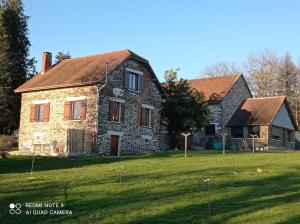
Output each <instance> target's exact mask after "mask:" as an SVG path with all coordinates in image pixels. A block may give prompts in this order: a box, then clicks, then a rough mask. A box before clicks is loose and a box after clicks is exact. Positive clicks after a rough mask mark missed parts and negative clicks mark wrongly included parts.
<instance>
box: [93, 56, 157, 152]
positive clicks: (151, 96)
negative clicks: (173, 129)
mask: <svg viewBox="0 0 300 224" xmlns="http://www.w3.org/2000/svg"><path fill="white" fill-rule="evenodd" d="M125 68H130V69H134V70H137V71H140V72H143V73H144V90H143V92H136V91H132V90H128V89H124V86H123V85H124V84H123V83H124V74H125ZM152 80H153V78H152V77H151V73H150V71H149V70H148V68H147V66H146V64H144V63H141V62H139V61H137V60H134V59H129V60H127V61H125V62H123V63H122V64H121V65H120V66H119V67H118V69H117V70H115V71H114V72H113V73H112V74H111V75H109V76H108V81H107V85H106V86H105V87H104V89H103V90H102V91H101V92H100V95H99V102H100V109H99V118H101V119H99V123H98V131H99V133H98V141H97V144H98V146H97V148H98V150H99V153H100V154H109V153H110V144H111V134H109V133H110V132H116V133H121V134H122V136H120V146H119V147H120V148H119V151H120V154H127V153H132V152H142V151H152V150H157V149H159V130H160V119H161V118H160V106H161V93H160V92H159V89H158V87H157V85H155V83H154V82H153V81H152ZM113 88H119V89H123V90H124V95H123V96H122V97H120V98H121V99H123V100H125V122H124V123H119V122H113V121H109V119H108V113H109V112H108V110H109V100H110V99H111V98H114V97H115V96H114V95H113ZM142 104H147V105H150V106H153V107H154V126H153V127H151V128H150V127H141V126H140V124H139V121H140V119H141V117H140V114H141V106H142Z"/></svg>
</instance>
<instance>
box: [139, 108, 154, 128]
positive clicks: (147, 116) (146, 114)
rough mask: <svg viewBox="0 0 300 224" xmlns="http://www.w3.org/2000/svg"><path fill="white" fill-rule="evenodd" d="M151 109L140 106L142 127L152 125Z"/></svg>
mask: <svg viewBox="0 0 300 224" xmlns="http://www.w3.org/2000/svg"><path fill="white" fill-rule="evenodd" d="M153 115H154V114H153V110H152V109H149V108H145V107H142V114H141V123H142V126H144V127H151V126H152V125H153V118H154V116H153Z"/></svg>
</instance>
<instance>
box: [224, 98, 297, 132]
mask: <svg viewBox="0 0 300 224" xmlns="http://www.w3.org/2000/svg"><path fill="white" fill-rule="evenodd" d="M282 104H285V106H286V108H287V110H288V112H289V115H290V117H291V120H292V122H293V125H294V127H295V129H296V130H297V129H298V128H297V125H296V121H295V119H294V116H293V114H292V112H291V110H290V107H289V105H288V102H287V100H286V97H285V96H273V97H261V98H248V99H245V100H243V101H242V103H241V104H240V106H239V108H238V109H237V110H236V111H235V113H234V114H233V115H232V117H231V119H230V120H229V122H228V123H227V126H244V125H269V124H271V123H272V121H273V119H274V118H275V116H276V114H277V113H278V111H279V110H280V107H281V105H282Z"/></svg>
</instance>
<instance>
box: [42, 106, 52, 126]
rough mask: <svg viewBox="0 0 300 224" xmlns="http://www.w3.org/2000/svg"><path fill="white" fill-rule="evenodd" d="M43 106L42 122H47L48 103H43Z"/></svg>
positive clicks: (48, 114)
mask: <svg viewBox="0 0 300 224" xmlns="http://www.w3.org/2000/svg"><path fill="white" fill-rule="evenodd" d="M43 107H44V119H43V121H44V122H48V121H49V117H50V103H46V104H44V105H43Z"/></svg>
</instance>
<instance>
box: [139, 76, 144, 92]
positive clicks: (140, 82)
mask: <svg viewBox="0 0 300 224" xmlns="http://www.w3.org/2000/svg"><path fill="white" fill-rule="evenodd" d="M139 87H140V89H139V90H140V91H141V92H144V76H143V75H139Z"/></svg>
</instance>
